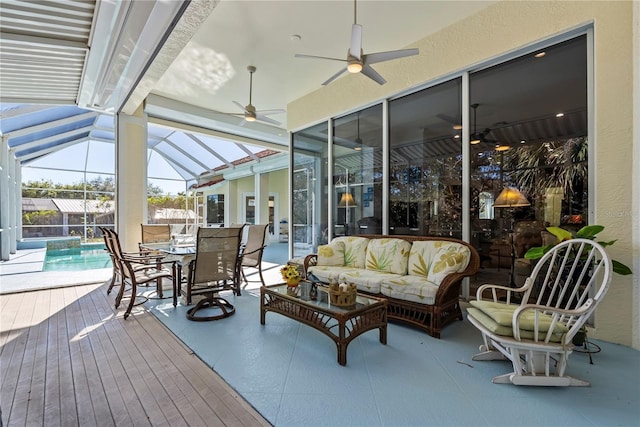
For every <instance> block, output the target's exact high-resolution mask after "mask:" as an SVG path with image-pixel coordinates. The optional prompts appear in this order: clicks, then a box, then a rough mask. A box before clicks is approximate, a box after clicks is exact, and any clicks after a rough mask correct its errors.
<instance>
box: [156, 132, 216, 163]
mask: <svg viewBox="0 0 640 427" xmlns="http://www.w3.org/2000/svg"><path fill="white" fill-rule="evenodd" d="M187 136H188V135H187ZM165 142H166V143H167V144H169V145H170V146H172V147H173V148H174V149H175V150H177V151H179V152H180V153H182V155H184V156H185V157H187V158H188V159H190V160H191V161H192V162H194V163H196V164H197V165H199V166H200V167H201V168H202V169H204V170H205V171H208V170H210V168H209V166H207V165H206V164H204V163H202V162H201V161H200V160H198V159H197V158H196V157H194V156H192V155H191V154H189V153H188V152H187V151H186V150H183V149H182V148H180V147H179V146H178V145H177V144H175V143H174V142H173V141H171V140H170V139H169V138H167V139H166V140H165Z"/></svg>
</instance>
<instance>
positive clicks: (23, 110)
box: [0, 105, 57, 119]
mask: <svg viewBox="0 0 640 427" xmlns="http://www.w3.org/2000/svg"><path fill="white" fill-rule="evenodd" d="M56 107H57V106H56V105H16V106H15V107H11V108H9V109H7V110H4V111H0V119H10V118H11V117H19V116H25V115H27V114H31V113H36V112H38V111H44V110H50V109H52V108H56Z"/></svg>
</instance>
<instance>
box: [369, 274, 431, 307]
mask: <svg viewBox="0 0 640 427" xmlns="http://www.w3.org/2000/svg"><path fill="white" fill-rule="evenodd" d="M437 292H438V284H437V283H433V282H431V281H429V280H427V279H426V278H424V277H420V276H401V277H398V278H396V279H392V280H385V281H384V282H383V283H382V285H381V286H380V293H382V295H386V296H388V297H391V298H396V299H399V300H404V301H412V302H417V303H420V304H428V305H433V304H434V302H435V298H436V293H437Z"/></svg>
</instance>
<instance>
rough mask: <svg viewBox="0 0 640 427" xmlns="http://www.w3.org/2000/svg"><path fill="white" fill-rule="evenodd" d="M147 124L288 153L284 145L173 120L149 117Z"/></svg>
mask: <svg viewBox="0 0 640 427" xmlns="http://www.w3.org/2000/svg"><path fill="white" fill-rule="evenodd" d="M149 122H150V123H154V124H157V125H159V126H164V127H167V128H169V129H180V130H182V131H184V132H185V133H197V134H202V135H207V136H211V137H214V138H220V139H223V140H225V141H231V142H238V143H240V144H249V145H253V146H256V147H265V148H270V149H272V150H276V151H289V148H288V146H286V145H280V144H274V143H272V142H267V141H262V140H257V139H253V138H248V137H245V136H242V135H234V134H232V133H226V132H221V131H217V130H213V129H209V128H204V127H201V126H196V125H191V124H188V123H183V122H176V121H173V120H168V119H162V118H159V117H152V116H149Z"/></svg>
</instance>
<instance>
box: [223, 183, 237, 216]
mask: <svg viewBox="0 0 640 427" xmlns="http://www.w3.org/2000/svg"><path fill="white" fill-rule="evenodd" d="M238 197H240V195H239V194H238V180H236V179H234V180H231V181H229V185H228V187H227V192H226V193H225V195H224V226H225V227H229V226H230V225H231V224H234V223H235V224H238V223H239V222H240V215H239V212H241V211H240V210H239V209H238V208H239V206H240V202H238Z"/></svg>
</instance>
